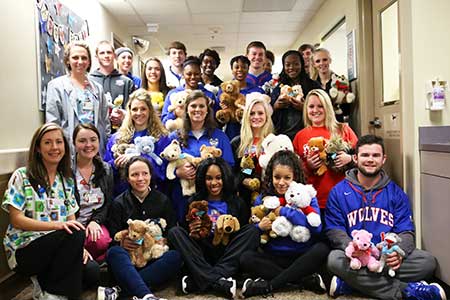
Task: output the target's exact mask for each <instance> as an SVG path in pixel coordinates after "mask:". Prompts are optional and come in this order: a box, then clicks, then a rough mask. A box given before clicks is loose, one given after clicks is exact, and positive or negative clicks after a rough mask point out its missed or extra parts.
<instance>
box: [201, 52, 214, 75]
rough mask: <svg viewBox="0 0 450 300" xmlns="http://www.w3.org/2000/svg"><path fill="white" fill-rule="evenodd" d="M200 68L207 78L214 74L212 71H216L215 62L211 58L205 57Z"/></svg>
mask: <svg viewBox="0 0 450 300" xmlns="http://www.w3.org/2000/svg"><path fill="white" fill-rule="evenodd" d="M201 68H202V71H203V74H205V75H207V76H212V75H213V74H214V71H215V70H216V69H217V62H216V60H215V59H214V58H212V57H211V56H207V55H205V56H204V57H203V60H202V65H201Z"/></svg>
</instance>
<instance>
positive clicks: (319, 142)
mask: <svg viewBox="0 0 450 300" xmlns="http://www.w3.org/2000/svg"><path fill="white" fill-rule="evenodd" d="M326 144H327V140H326V139H325V138H324V137H321V136H317V137H312V138H310V139H309V141H308V143H307V144H305V146H304V147H303V151H304V153H305V155H306V156H307V155H309V153H313V154H315V153H319V158H320V160H321V161H322V164H321V165H320V167H319V168H318V169H317V170H315V171H314V173H315V174H316V175H317V176H322V175H323V174H324V173H325V172H326V171H327V169H328V168H327V165H326V161H327V153H326V151H325V146H326Z"/></svg>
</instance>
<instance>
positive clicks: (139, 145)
mask: <svg viewBox="0 0 450 300" xmlns="http://www.w3.org/2000/svg"><path fill="white" fill-rule="evenodd" d="M134 145H135V146H136V149H137V150H138V151H139V153H140V154H145V155H147V156H149V157H151V158H152V159H153V160H154V161H155V163H156V164H157V165H158V166H160V165H162V163H163V161H162V159H161V158H159V157H158V155H156V154H155V138H154V137H152V136H149V135H145V136H138V137H136V138H135V139H134Z"/></svg>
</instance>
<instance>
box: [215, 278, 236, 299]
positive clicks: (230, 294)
mask: <svg viewBox="0 0 450 300" xmlns="http://www.w3.org/2000/svg"><path fill="white" fill-rule="evenodd" d="M211 287H212V289H213V290H214V291H216V292H217V293H219V294H220V295H223V296H226V297H227V298H228V299H232V298H234V297H235V296H236V280H234V279H233V278H231V277H230V278H224V277H222V278H220V279H219V280H217V281H215V282H213V283H212V284H211Z"/></svg>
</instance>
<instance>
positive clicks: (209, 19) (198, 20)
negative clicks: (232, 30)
mask: <svg viewBox="0 0 450 300" xmlns="http://www.w3.org/2000/svg"><path fill="white" fill-rule="evenodd" d="M192 23H193V24H200V25H201V24H212V25H214V24H234V23H239V13H228V14H222V13H220V14H192Z"/></svg>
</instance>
